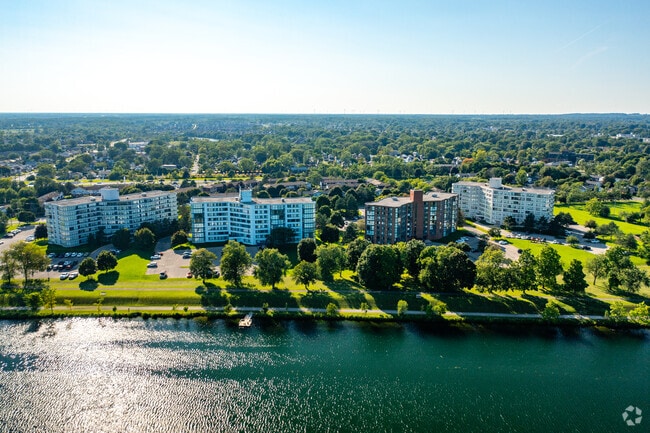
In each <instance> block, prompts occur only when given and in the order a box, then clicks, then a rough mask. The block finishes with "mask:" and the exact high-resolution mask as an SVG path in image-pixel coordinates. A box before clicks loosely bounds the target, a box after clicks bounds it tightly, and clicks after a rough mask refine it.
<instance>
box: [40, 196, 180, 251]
mask: <svg viewBox="0 0 650 433" xmlns="http://www.w3.org/2000/svg"><path fill="white" fill-rule="evenodd" d="M99 192H100V196H99V197H79V198H73V199H70V200H59V201H52V202H47V203H45V218H46V220H47V234H48V242H49V243H51V244H56V245H61V246H64V247H76V246H78V245H82V244H86V243H88V236H89V235H90V234H91V233H92V234H93V235H94V234H96V233H97V232H98V231H99V229H100V228H101V229H103V230H104V234H105V235H106V236H111V235H112V234H113V233H115V232H116V231H117V230H119V229H121V228H127V229H129V230H131V231H134V230H136V229H138V227H140V225H141V224H142V223H144V222H149V223H153V222H156V221H164V220H169V221H173V220H175V219H178V208H177V202H176V193H175V192H166V191H149V192H143V193H137V194H128V195H123V196H120V195H119V192H118V190H117V189H112V188H104V189H101V190H100V191H99Z"/></svg>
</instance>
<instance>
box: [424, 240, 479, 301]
mask: <svg viewBox="0 0 650 433" xmlns="http://www.w3.org/2000/svg"><path fill="white" fill-rule="evenodd" d="M419 262H420V267H421V270H420V273H419V275H418V278H419V280H420V283H421V284H422V285H423V286H424V288H426V289H427V290H429V291H439V292H443V291H460V290H462V289H467V288H470V287H472V286H473V285H474V281H475V279H476V265H475V264H474V263H473V262H472V261H471V260H470V258H469V257H468V256H467V254H465V252H464V251H462V250H460V249H459V248H456V247H455V246H449V245H448V246H442V247H427V248H425V249H424V250H422V252H421V253H420V259H419Z"/></svg>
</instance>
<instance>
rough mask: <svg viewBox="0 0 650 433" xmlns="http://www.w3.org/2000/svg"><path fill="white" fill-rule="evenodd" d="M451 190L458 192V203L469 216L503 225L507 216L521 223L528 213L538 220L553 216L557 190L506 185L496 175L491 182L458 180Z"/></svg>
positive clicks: (548, 218)
mask: <svg viewBox="0 0 650 433" xmlns="http://www.w3.org/2000/svg"><path fill="white" fill-rule="evenodd" d="M451 191H452V192H453V193H455V194H458V197H459V207H460V209H461V210H462V211H463V213H464V214H465V216H466V217H467V218H472V219H475V220H477V221H481V220H484V221H485V222H487V223H488V224H494V225H501V224H502V223H503V220H504V218H506V217H508V216H511V217H513V218H514V219H515V220H516V221H517V223H518V224H521V223H523V221H524V219H525V218H526V215H528V214H533V216H534V217H535V220H539V219H540V218H541V217H544V218H546V219H547V220H548V221H550V220H551V219H552V218H553V205H554V202H555V191H554V190H551V189H540V188H516V187H509V186H503V184H502V183H501V178H498V177H495V178H492V179H490V181H489V182H488V183H481V182H457V183H454V184H453V185H452V186H451Z"/></svg>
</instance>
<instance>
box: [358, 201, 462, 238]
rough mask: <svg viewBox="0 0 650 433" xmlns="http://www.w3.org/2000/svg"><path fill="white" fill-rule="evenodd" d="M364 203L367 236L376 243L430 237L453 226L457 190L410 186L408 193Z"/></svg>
mask: <svg viewBox="0 0 650 433" xmlns="http://www.w3.org/2000/svg"><path fill="white" fill-rule="evenodd" d="M365 207H366V239H368V240H369V241H371V242H373V243H376V244H394V243H396V242H405V241H408V240H410V239H421V240H431V241H433V240H438V239H441V238H443V237H445V236H447V235H449V234H451V233H453V232H454V231H455V230H456V218H457V216H458V200H457V196H456V194H446V193H428V194H424V193H423V192H422V191H420V190H411V193H410V195H409V197H389V198H385V199H383V200H380V201H377V202H373V203H366V206H365Z"/></svg>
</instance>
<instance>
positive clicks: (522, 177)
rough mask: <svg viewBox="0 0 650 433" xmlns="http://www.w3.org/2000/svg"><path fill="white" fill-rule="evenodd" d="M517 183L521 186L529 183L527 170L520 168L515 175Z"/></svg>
mask: <svg viewBox="0 0 650 433" xmlns="http://www.w3.org/2000/svg"><path fill="white" fill-rule="evenodd" d="M515 183H516V184H517V185H519V186H524V185H526V184H527V183H528V174H527V173H526V170H524V169H523V168H520V169H519V171H518V172H517V174H516V175H515Z"/></svg>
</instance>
